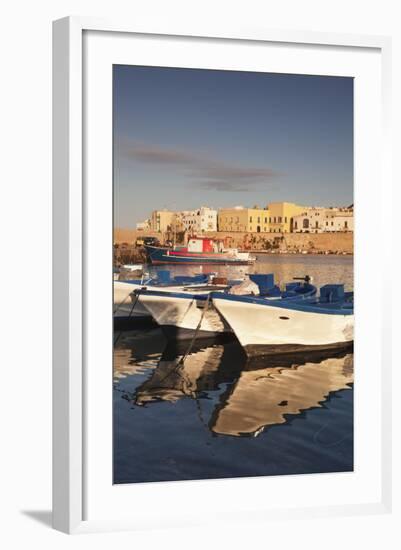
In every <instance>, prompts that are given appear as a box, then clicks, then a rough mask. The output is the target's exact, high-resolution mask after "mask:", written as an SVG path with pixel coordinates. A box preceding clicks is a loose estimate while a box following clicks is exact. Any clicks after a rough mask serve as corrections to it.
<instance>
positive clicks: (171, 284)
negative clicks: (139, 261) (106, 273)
mask: <svg viewBox="0 0 401 550" xmlns="http://www.w3.org/2000/svg"><path fill="white" fill-rule="evenodd" d="M214 275H215V274H214V273H210V274H200V275H194V276H187V275H182V276H179V275H177V276H175V277H174V278H171V276H170V272H169V271H164V270H163V271H159V272H158V274H157V277H154V278H151V277H149V276H143V277H142V278H141V279H133V280H129V281H114V283H113V288H114V293H113V294H114V307H113V315H114V318H115V319H117V320H119V321H121V320H123V319H126V320H128V319H131V318H132V319H138V318H144V317H149V318H150V317H151V314H150V313H149V310H148V309H147V308H145V307H144V305H143V303H141V300H138V299H137V297H136V296H135V295H134V294H133V293H134V292H135V291H138V290H141V291H143V292H144V291H145V290H147V289H153V290H157V291H158V292H159V293H162V294H168V293H170V292H183V291H191V292H195V293H203V292H205V291H209V292H211V291H212V290H219V289H225V288H227V285H226V284H224V285H220V284H214V282H213V280H215V279H214Z"/></svg>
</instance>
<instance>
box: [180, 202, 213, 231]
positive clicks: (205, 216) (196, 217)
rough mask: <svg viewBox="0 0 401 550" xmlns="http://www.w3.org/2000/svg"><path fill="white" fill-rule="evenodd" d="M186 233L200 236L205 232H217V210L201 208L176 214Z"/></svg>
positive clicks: (206, 207)
mask: <svg viewBox="0 0 401 550" xmlns="http://www.w3.org/2000/svg"><path fill="white" fill-rule="evenodd" d="M177 216H178V217H180V219H181V223H182V225H183V227H184V228H185V230H186V231H188V232H189V233H191V234H194V235H195V234H200V233H205V232H207V231H217V210H214V209H213V208H209V207H208V206H202V207H201V208H198V209H197V210H186V211H183V212H177Z"/></svg>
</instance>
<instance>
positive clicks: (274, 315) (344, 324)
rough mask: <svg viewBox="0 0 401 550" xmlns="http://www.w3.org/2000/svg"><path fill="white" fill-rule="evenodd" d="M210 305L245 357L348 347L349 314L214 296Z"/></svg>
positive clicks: (351, 320)
mask: <svg viewBox="0 0 401 550" xmlns="http://www.w3.org/2000/svg"><path fill="white" fill-rule="evenodd" d="M213 304H214V306H215V308H216V309H217V310H218V312H219V313H220V314H221V315H222V317H224V319H225V320H226V322H227V323H228V324H229V325H230V326H231V328H232V330H233V331H234V333H235V335H236V337H237V338H238V340H239V342H240V343H241V345H242V346H243V348H244V349H245V351H246V353H247V355H248V356H255V355H271V354H277V353H285V354H288V353H298V352H305V351H308V350H311V351H312V350H314V351H322V350H328V349H337V350H338V349H348V348H350V347H352V342H353V329H354V316H353V314H352V315H351V314H349V313H348V314H344V315H342V314H334V313H333V312H327V313H324V312H310V311H305V310H304V309H303V306H302V304H300V303H298V304H292V305H290V304H285V303H281V304H277V301H276V302H272V303H267V302H265V303H256V302H252V301H248V302H247V301H246V300H238V299H237V300H234V299H232V298H227V297H223V298H219V296H218V295H217V296H213ZM305 309H308V308H307V307H306V308H305Z"/></svg>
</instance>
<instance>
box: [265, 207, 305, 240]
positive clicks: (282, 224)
mask: <svg viewBox="0 0 401 550" xmlns="http://www.w3.org/2000/svg"><path fill="white" fill-rule="evenodd" d="M268 208H269V226H270V231H271V232H272V233H290V232H292V231H293V218H294V217H295V216H297V215H299V214H301V213H302V212H303V211H304V210H305V206H300V205H298V204H294V203H293V202H271V203H269V206H268Z"/></svg>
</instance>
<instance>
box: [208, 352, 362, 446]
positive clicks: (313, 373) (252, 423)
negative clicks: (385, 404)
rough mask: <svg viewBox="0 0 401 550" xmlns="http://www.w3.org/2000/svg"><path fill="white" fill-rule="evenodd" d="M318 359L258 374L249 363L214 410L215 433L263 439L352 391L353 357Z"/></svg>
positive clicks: (282, 365) (264, 369)
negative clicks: (279, 426) (275, 428)
mask: <svg viewBox="0 0 401 550" xmlns="http://www.w3.org/2000/svg"><path fill="white" fill-rule="evenodd" d="M315 360H316V361H317V362H311V361H308V362H304V363H300V362H298V361H300V359H298V360H296V361H295V360H294V359H290V358H289V359H288V360H287V362H286V363H285V362H283V363H281V364H280V365H277V366H274V360H272V361H271V363H272V366H269V367H263V368H261V369H253V370H250V369H252V365H249V364H248V365H247V368H245V369H244V370H243V371H242V372H241V375H240V377H239V379H238V380H237V381H236V382H235V384H234V386H233V387H232V388H230V390H229V392H228V394H227V395H226V396H224V399H223V401H222V403H221V405H220V406H219V407H218V408H217V409H216V410H215V411H214V413H213V416H212V418H211V420H210V429H211V430H212V431H213V432H214V433H218V434H224V435H233V436H257V435H259V434H260V433H261V432H262V431H263V429H264V428H265V427H267V426H272V425H275V424H283V423H284V422H286V419H287V415H295V414H300V413H301V412H302V411H305V410H308V409H311V408H313V407H321V406H322V404H323V403H324V401H326V399H327V398H328V396H329V394H330V393H332V392H335V391H339V390H344V389H349V388H350V384H352V382H353V355H352V354H346V355H345V354H344V355H342V356H339V357H327V354H326V357H325V358H323V357H322V356H321V357H320V358H318V357H315ZM303 361H305V359H304V360H303ZM254 367H255V365H254Z"/></svg>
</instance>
